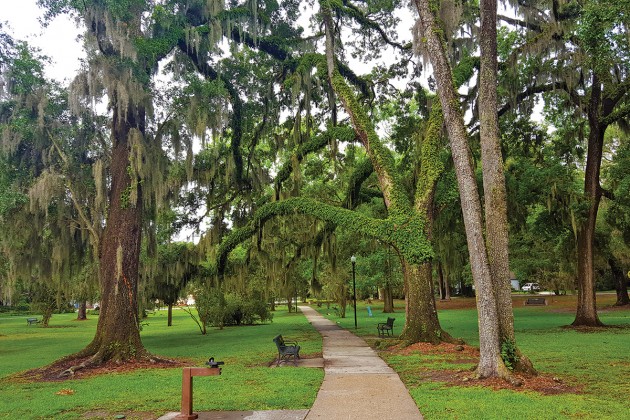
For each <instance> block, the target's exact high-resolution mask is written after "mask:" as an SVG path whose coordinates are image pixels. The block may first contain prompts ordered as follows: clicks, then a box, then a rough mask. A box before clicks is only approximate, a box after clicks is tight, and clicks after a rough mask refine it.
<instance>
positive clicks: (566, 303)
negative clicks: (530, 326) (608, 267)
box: [435, 293, 628, 313]
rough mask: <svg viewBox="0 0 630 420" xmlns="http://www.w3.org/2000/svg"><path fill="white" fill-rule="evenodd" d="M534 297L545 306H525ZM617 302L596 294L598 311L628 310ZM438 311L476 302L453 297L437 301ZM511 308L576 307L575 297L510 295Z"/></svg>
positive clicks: (610, 296) (571, 309)
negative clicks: (544, 303) (543, 302)
mask: <svg viewBox="0 0 630 420" xmlns="http://www.w3.org/2000/svg"><path fill="white" fill-rule="evenodd" d="M532 296H535V297H537V298H545V300H546V301H547V305H545V306H538V307H537V306H526V305H525V301H526V300H527V299H528V298H531V297H532ZM616 300H617V296H616V295H615V294H614V293H598V294H597V310H598V311H602V310H603V311H609V310H610V311H615V310H620V311H623V310H628V306H613V305H614V304H615V302H616ZM435 303H436V305H437V308H438V309H474V308H476V302H475V298H474V297H470V298H468V297H454V298H451V299H450V300H437V301H436V302H435ZM512 306H513V307H514V308H522V307H528V308H540V309H542V310H547V311H550V312H563V313H564V312H575V308H576V307H577V295H560V296H556V295H539V294H537V295H520V294H514V295H512Z"/></svg>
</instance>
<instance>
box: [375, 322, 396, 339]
mask: <svg viewBox="0 0 630 420" xmlns="http://www.w3.org/2000/svg"><path fill="white" fill-rule="evenodd" d="M395 320H396V318H387V322H379V323H378V324H377V325H376V329H377V330H378V335H379V336H381V337H384V336H385V334H387V335H393V334H394V321H395Z"/></svg>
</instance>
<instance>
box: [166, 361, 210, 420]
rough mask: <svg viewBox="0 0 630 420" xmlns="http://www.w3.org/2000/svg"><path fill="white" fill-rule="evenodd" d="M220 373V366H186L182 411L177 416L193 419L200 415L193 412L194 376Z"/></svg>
mask: <svg viewBox="0 0 630 420" xmlns="http://www.w3.org/2000/svg"><path fill="white" fill-rule="evenodd" d="M220 374H221V368H218V367H212V368H206V367H185V368H184V369H183V371H182V412H181V413H180V414H179V415H178V416H177V417H176V418H178V419H186V420H193V419H196V418H197V417H199V416H198V415H197V414H195V413H193V377H195V376H215V375H220Z"/></svg>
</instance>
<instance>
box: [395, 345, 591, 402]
mask: <svg viewBox="0 0 630 420" xmlns="http://www.w3.org/2000/svg"><path fill="white" fill-rule="evenodd" d="M414 352H420V353H422V354H425V355H433V356H443V357H444V359H445V361H447V362H448V363H451V364H459V363H462V364H475V365H476V364H477V363H478V362H479V349H478V348H476V347H472V346H467V345H457V344H449V343H441V344H439V345H433V344H429V343H416V344H413V345H411V346H407V347H402V346H400V345H396V346H392V347H390V348H389V349H388V353H391V354H401V355H408V354H412V353H414ZM409 375H413V376H415V378H414V381H416V380H417V379H418V378H420V379H422V380H424V381H432V382H442V383H446V384H447V385H449V386H481V387H487V388H491V389H493V390H501V389H508V390H512V391H517V392H522V391H534V392H538V393H540V394H543V395H557V394H579V393H581V392H582V387H581V386H576V385H573V384H568V383H566V382H565V380H563V379H561V378H559V377H554V376H551V375H545V374H540V375H537V376H527V375H521V374H514V378H513V379H514V380H513V381H512V382H508V381H506V380H504V379H499V378H489V379H477V378H476V377H475V372H474V370H468V369H451V370H449V369H432V368H431V364H430V363H426V364H424V365H420V366H418V369H417V371H415V372H412V373H410V372H405V376H409Z"/></svg>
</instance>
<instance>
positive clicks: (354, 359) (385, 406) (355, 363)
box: [300, 306, 422, 420]
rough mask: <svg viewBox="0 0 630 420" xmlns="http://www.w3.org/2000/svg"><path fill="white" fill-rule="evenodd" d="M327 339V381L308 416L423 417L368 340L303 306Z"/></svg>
mask: <svg viewBox="0 0 630 420" xmlns="http://www.w3.org/2000/svg"><path fill="white" fill-rule="evenodd" d="M300 310H301V311H302V312H303V313H304V315H305V316H306V318H307V319H308V320H309V322H310V323H311V324H312V325H313V326H314V327H315V328H316V329H317V330H318V331H319V332H320V334H321V335H322V337H323V349H324V372H325V376H324V382H323V383H322V386H321V388H320V389H319V393H318V394H317V398H316V399H315V404H313V407H312V408H311V409H310V411H309V413H308V414H307V416H306V420H313V419H333V420H344V419H397V420H407V419H409V420H412V419H422V415H421V414H420V411H419V410H418V407H417V406H416V404H415V402H414V401H413V399H412V398H411V395H409V391H407V388H405V385H404V384H403V383H402V381H401V380H400V378H399V377H398V375H397V374H396V372H394V371H393V370H392V368H390V367H389V366H387V364H386V363H385V362H384V361H383V360H382V359H381V358H380V357H378V355H377V354H376V352H375V351H374V350H372V349H371V348H370V347H369V346H368V345H367V344H366V342H365V341H364V340H363V339H362V338H359V337H357V336H355V335H354V334H352V333H351V332H349V331H346V330H344V329H342V328H340V327H339V326H338V325H337V324H335V323H334V322H332V321H329V320H328V319H326V318H324V317H323V316H321V315H320V314H319V313H318V312H317V311H315V310H314V309H312V308H310V307H308V306H301V307H300Z"/></svg>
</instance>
